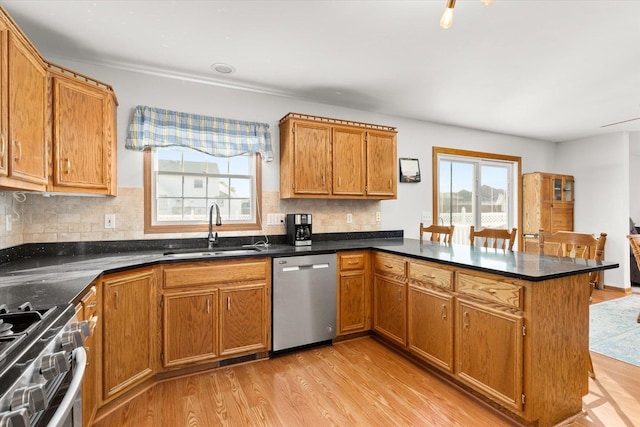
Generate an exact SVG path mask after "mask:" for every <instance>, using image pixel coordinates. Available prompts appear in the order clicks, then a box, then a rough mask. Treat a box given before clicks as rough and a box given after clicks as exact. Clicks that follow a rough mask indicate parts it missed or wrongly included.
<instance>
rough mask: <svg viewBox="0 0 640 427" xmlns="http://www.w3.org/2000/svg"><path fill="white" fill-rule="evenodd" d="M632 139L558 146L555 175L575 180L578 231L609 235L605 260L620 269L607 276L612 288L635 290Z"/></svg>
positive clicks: (622, 135)
mask: <svg viewBox="0 0 640 427" xmlns="http://www.w3.org/2000/svg"><path fill="white" fill-rule="evenodd" d="M628 155H629V136H628V134H627V133H613V134H607V135H600V136H594V137H590V138H583V139H578V140H573V141H567V142H562V143H560V144H558V149H557V156H556V162H555V165H554V171H555V172H561V173H563V174H568V175H573V176H574V178H575V181H576V185H575V205H574V209H575V210H574V230H575V231H579V232H589V233H594V234H596V235H598V234H600V233H601V232H605V233H607V243H606V245H605V259H606V260H607V261H612V262H617V263H619V264H620V268H617V269H613V270H607V271H606V272H605V275H604V278H605V279H604V282H605V284H606V285H607V286H615V287H620V288H625V287H630V282H629V243H628V241H627V239H626V235H627V234H628V228H629V213H630V207H629V160H628V159H629V156H628Z"/></svg>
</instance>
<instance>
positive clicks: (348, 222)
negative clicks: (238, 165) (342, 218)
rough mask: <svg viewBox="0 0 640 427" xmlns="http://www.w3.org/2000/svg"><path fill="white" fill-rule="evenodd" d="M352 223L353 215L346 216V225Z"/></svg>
mask: <svg viewBox="0 0 640 427" xmlns="http://www.w3.org/2000/svg"><path fill="white" fill-rule="evenodd" d="M352 222H353V215H351V214H350V213H348V214H347V224H351V223H352Z"/></svg>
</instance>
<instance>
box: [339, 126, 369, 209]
mask: <svg viewBox="0 0 640 427" xmlns="http://www.w3.org/2000/svg"><path fill="white" fill-rule="evenodd" d="M332 149H333V194H339V195H345V196H364V187H365V161H366V160H365V159H366V157H365V156H366V152H365V131H364V130H361V129H357V128H341V127H336V128H334V129H333V145H332Z"/></svg>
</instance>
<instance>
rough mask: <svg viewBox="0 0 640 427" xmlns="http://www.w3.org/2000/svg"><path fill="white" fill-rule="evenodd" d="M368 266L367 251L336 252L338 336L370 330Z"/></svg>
mask: <svg viewBox="0 0 640 427" xmlns="http://www.w3.org/2000/svg"><path fill="white" fill-rule="evenodd" d="M368 265H369V254H368V252H366V251H358V252H341V253H338V289H337V292H336V295H337V298H338V300H337V302H336V307H337V308H338V309H337V313H336V315H337V319H336V320H337V325H338V330H337V333H336V335H337V336H342V335H348V334H353V333H358V332H365V331H368V330H370V329H371V314H370V313H371V287H370V285H369V282H370V279H369V269H368Z"/></svg>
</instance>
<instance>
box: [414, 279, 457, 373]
mask: <svg viewBox="0 0 640 427" xmlns="http://www.w3.org/2000/svg"><path fill="white" fill-rule="evenodd" d="M407 316H408V324H409V326H408V329H409V331H408V332H409V337H408V344H409V349H410V350H411V351H413V352H414V353H415V354H416V355H418V356H419V357H421V358H423V359H425V360H427V361H428V362H432V363H434V364H435V365H437V366H438V367H440V368H442V369H444V370H445V371H447V372H453V296H452V295H450V294H446V293H442V292H436V291H434V290H431V289H427V288H424V287H420V286H413V285H411V286H409V298H408V308H407Z"/></svg>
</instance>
